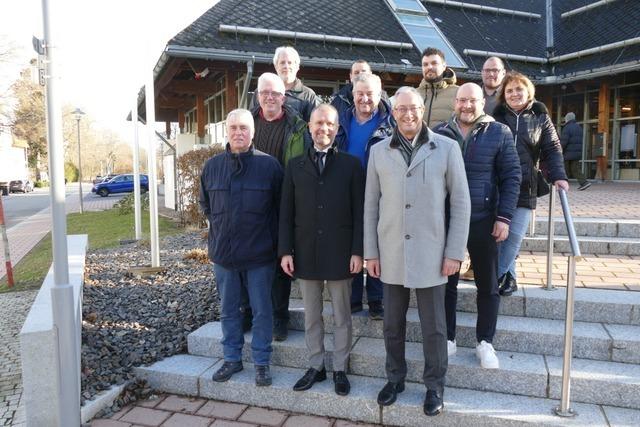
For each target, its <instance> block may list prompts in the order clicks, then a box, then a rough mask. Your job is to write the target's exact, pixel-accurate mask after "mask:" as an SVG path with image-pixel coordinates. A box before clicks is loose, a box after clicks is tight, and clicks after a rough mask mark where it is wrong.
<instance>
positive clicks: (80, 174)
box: [73, 108, 84, 213]
mask: <svg viewBox="0 0 640 427" xmlns="http://www.w3.org/2000/svg"><path fill="white" fill-rule="evenodd" d="M73 115H74V116H75V117H76V122H77V123H78V183H79V184H80V213H84V206H83V204H82V155H81V154H80V119H81V118H82V116H84V112H83V111H82V110H81V109H79V108H76V110H75V111H74V112H73Z"/></svg>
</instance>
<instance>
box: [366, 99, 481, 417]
mask: <svg viewBox="0 0 640 427" xmlns="http://www.w3.org/2000/svg"><path fill="white" fill-rule="evenodd" d="M424 108H425V107H424V101H423V99H422V97H421V96H420V94H419V93H418V92H417V91H416V90H415V89H414V88H411V87H401V88H400V89H398V91H397V92H396V94H395V103H394V108H393V116H394V118H395V119H396V122H397V123H398V126H397V129H396V130H395V131H394V134H393V135H392V136H391V137H390V138H388V139H385V140H383V141H381V142H379V143H378V144H376V145H374V146H373V147H372V149H371V153H370V155H369V164H368V168H367V179H366V189H365V205H364V256H365V259H366V260H367V271H368V272H369V274H370V275H371V276H373V277H380V278H381V280H382V282H383V283H384V305H385V314H384V320H383V321H384V342H385V348H386V351H387V360H386V366H385V367H386V371H387V379H388V382H387V384H386V385H385V386H384V388H383V389H382V390H381V391H380V393H379V394H378V403H379V404H380V405H391V404H392V403H393V402H395V400H396V397H397V394H398V393H400V392H402V391H403V390H404V379H405V377H406V375H407V363H406V360H405V353H404V347H405V339H406V313H407V309H408V307H409V296H410V291H411V289H412V288H413V289H415V292H416V299H417V303H418V312H419V315H420V326H421V329H422V342H423V352H424V374H423V379H424V383H425V386H426V388H427V393H426V398H425V402H424V412H425V414H426V415H430V416H432V415H438V414H439V413H441V412H442V409H443V402H442V395H443V391H444V376H445V373H446V371H447V363H448V360H447V338H446V332H447V331H446V320H445V311H444V295H445V284H446V283H447V276H449V275H451V274H454V273H456V272H458V271H459V269H460V263H461V261H462V260H464V251H465V246H466V243H467V235H468V233H469V219H470V214H471V203H470V200H469V187H468V185H467V176H466V173H465V168H464V161H463V159H462V153H461V151H460V147H459V146H458V144H457V143H456V142H455V141H453V140H452V139H449V138H447V137H444V136H441V135H437V134H435V133H433V132H432V131H431V130H430V129H429V128H428V126H427V124H426V123H425V122H423V120H422V119H423V115H424ZM447 196H448V197H449V203H450V206H451V213H450V215H449V224H448V226H447V224H446V223H445V200H446V198H447Z"/></svg>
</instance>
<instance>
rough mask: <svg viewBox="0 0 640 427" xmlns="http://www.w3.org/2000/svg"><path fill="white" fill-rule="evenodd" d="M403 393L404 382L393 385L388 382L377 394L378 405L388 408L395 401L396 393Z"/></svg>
mask: <svg viewBox="0 0 640 427" xmlns="http://www.w3.org/2000/svg"><path fill="white" fill-rule="evenodd" d="M403 391H404V381H400V382H398V383H394V382H391V381H389V382H388V383H386V384H385V386H384V387H382V390H380V393H378V404H379V405H382V406H389V405H391V404H392V403H393V402H395V401H396V398H397V397H398V393H402V392H403Z"/></svg>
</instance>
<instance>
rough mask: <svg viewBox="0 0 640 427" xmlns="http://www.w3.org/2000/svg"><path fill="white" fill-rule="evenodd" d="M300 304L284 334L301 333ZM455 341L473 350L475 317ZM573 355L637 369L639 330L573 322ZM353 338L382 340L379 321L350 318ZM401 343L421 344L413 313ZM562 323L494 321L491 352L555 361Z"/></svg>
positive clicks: (328, 322)
mask: <svg viewBox="0 0 640 427" xmlns="http://www.w3.org/2000/svg"><path fill="white" fill-rule="evenodd" d="M303 310H304V309H303V305H302V300H297V299H292V300H291V301H290V303H289V311H290V315H291V318H290V321H289V328H290V329H296V330H304V311H303ZM323 316H324V323H325V328H326V331H327V332H333V318H332V309H331V303H329V302H325V304H324V310H323ZM457 324H458V327H457V331H456V340H457V342H458V345H460V346H462V347H475V345H476V338H475V325H476V314H475V313H463V312H458V316H457ZM573 334H574V338H573V355H574V357H577V358H582V359H592V360H606V361H613V362H624V363H639V364H640V326H636V325H610V324H603V323H592V322H574V327H573ZM353 335H354V336H361V337H370V338H382V321H379V320H378V321H376V320H371V319H369V318H368V317H367V314H366V313H364V312H360V313H357V314H355V315H353ZM407 341H410V342H422V333H421V330H420V320H419V318H418V311H417V309H415V308H409V310H408V311H407ZM563 342H564V321H563V320H557V319H537V318H528V317H519V316H499V317H498V324H497V331H496V336H495V338H494V341H493V345H494V347H495V348H496V350H504V351H515V352H518V353H533V354H547V355H550V356H561V355H562V351H563Z"/></svg>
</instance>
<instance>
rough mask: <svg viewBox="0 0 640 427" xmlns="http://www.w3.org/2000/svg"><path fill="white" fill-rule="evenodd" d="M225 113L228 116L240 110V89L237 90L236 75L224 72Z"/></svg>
mask: <svg viewBox="0 0 640 427" xmlns="http://www.w3.org/2000/svg"><path fill="white" fill-rule="evenodd" d="M224 93H225V101H226V102H225V111H226V113H227V114H229V112H231V111H232V110H235V109H236V108H238V89H236V73H235V72H232V71H228V70H227V71H225V72H224Z"/></svg>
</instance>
